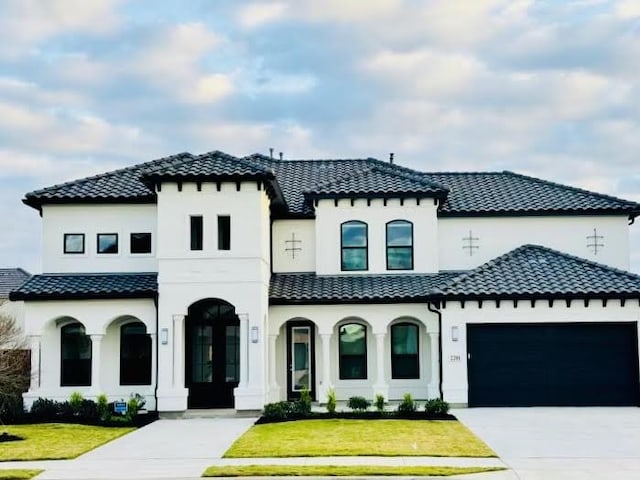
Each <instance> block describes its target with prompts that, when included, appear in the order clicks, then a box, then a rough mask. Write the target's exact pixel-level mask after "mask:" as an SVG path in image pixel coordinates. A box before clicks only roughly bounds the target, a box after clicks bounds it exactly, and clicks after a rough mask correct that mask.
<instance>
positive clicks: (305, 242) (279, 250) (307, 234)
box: [271, 220, 316, 273]
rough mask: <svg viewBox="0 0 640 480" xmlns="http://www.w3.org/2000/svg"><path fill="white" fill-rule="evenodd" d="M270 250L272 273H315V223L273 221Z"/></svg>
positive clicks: (306, 221) (305, 221)
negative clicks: (271, 250) (271, 253)
mask: <svg viewBox="0 0 640 480" xmlns="http://www.w3.org/2000/svg"><path fill="white" fill-rule="evenodd" d="M271 248H272V249H273V257H272V258H273V271H274V272H276V273H278V272H315V270H316V231H315V221H314V220H275V221H274V222H273V226H272V247H271ZM292 248H296V249H299V250H292Z"/></svg>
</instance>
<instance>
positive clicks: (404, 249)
mask: <svg viewBox="0 0 640 480" xmlns="http://www.w3.org/2000/svg"><path fill="white" fill-rule="evenodd" d="M387 270H413V224H412V223H411V222H409V221H407V220H394V221H392V222H389V223H387Z"/></svg>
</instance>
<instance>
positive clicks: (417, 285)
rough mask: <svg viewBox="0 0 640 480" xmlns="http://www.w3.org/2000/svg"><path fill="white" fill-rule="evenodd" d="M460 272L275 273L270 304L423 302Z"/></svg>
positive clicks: (270, 286) (271, 286) (272, 278)
mask: <svg viewBox="0 0 640 480" xmlns="http://www.w3.org/2000/svg"><path fill="white" fill-rule="evenodd" d="M459 274H460V272H440V273H434V274H424V275H418V274H404V275H316V274H314V273H274V274H273V275H271V283H270V285H269V303H270V304H271V305H290V304H312V305H313V304H322V303H327V304H335V303H393V302H415V303H419V302H425V301H427V300H428V294H429V292H430V291H431V290H432V289H433V288H434V287H435V286H436V285H439V284H441V283H444V282H446V281H447V280H450V279H451V278H453V277H456V276H457V275H459Z"/></svg>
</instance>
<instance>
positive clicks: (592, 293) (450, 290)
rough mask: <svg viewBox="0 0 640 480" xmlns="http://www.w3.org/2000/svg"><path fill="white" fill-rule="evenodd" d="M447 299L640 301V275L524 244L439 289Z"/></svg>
mask: <svg viewBox="0 0 640 480" xmlns="http://www.w3.org/2000/svg"><path fill="white" fill-rule="evenodd" d="M432 293H433V295H434V296H436V297H442V298H443V299H448V298H457V299H464V298H504V297H509V298H518V297H520V298H550V297H563V298H575V297H578V298H583V297H596V298H598V297H616V298H618V297H619V298H622V297H633V298H640V276H638V275H635V274H633V273H630V272H626V271H624V270H618V269H615V268H612V267H609V266H606V265H602V264H599V263H595V262H591V261H589V260H585V259H583V258H579V257H574V256H572V255H568V254H566V253H562V252H558V251H556V250H552V249H550V248H547V247H542V246H539V245H523V246H522V247H518V248H516V249H515V250H513V251H511V252H509V253H506V254H504V255H502V256H500V257H497V258H495V259H493V260H491V261H489V262H487V263H485V264H483V265H481V266H479V267H477V268H475V269H473V270H470V271H468V272H466V273H463V274H461V275H459V276H457V277H455V278H453V279H451V280H449V281H448V282H445V283H443V284H441V285H439V286H437V287H436V288H435V289H434V290H433V291H432Z"/></svg>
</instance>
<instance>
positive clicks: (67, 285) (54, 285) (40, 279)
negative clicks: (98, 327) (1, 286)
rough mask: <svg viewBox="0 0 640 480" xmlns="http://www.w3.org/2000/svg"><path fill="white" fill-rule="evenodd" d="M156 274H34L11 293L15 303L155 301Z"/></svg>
mask: <svg viewBox="0 0 640 480" xmlns="http://www.w3.org/2000/svg"><path fill="white" fill-rule="evenodd" d="M157 277H158V275H157V274H156V273H57V274H53V273H50V274H43V275H34V276H33V277H31V279H29V280H28V281H27V282H25V283H24V284H23V285H22V286H21V287H20V288H18V289H17V290H14V291H13V292H11V295H10V298H11V300H65V299H69V300H72V299H82V300H85V299H96V298H153V297H155V296H156V295H157V292H158V282H157Z"/></svg>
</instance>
